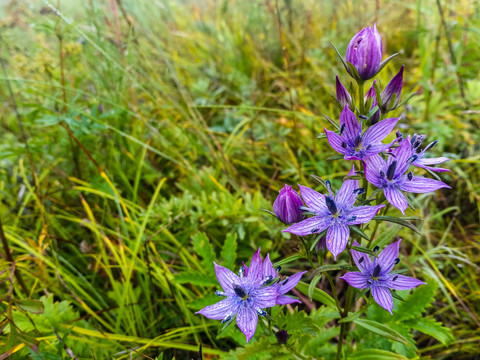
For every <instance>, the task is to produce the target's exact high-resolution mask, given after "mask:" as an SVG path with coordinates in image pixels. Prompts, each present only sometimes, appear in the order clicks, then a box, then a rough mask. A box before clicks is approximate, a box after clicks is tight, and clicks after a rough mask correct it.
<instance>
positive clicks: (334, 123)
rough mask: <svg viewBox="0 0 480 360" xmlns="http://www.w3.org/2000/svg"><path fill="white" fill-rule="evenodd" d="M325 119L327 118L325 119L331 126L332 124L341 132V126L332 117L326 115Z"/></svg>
mask: <svg viewBox="0 0 480 360" xmlns="http://www.w3.org/2000/svg"><path fill="white" fill-rule="evenodd" d="M324 117H325V119H327V121H328V122H329V123H330V124H332V125H333V126H334V127H335V129H337V130H340V125H339V124H338V123H337V122H336V121H335V120H333V119H332V118H331V117H329V116H327V115H324Z"/></svg>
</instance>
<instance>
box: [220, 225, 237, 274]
mask: <svg viewBox="0 0 480 360" xmlns="http://www.w3.org/2000/svg"><path fill="white" fill-rule="evenodd" d="M220 255H221V256H222V259H223V260H225V262H224V264H223V266H225V267H226V268H229V269H230V268H232V267H233V266H234V265H235V260H236V259H237V234H236V233H228V234H227V237H226V238H225V243H224V244H223V248H222V252H221V253H220Z"/></svg>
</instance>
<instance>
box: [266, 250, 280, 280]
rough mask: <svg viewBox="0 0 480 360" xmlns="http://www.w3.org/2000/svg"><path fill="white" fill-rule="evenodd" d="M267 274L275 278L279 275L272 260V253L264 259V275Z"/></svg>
mask: <svg viewBox="0 0 480 360" xmlns="http://www.w3.org/2000/svg"><path fill="white" fill-rule="evenodd" d="M267 276H271V277H273V278H274V277H276V276H277V272H276V270H275V269H274V268H273V264H272V261H271V260H270V254H267V256H266V257H265V259H264V260H263V277H264V278H265V277H267Z"/></svg>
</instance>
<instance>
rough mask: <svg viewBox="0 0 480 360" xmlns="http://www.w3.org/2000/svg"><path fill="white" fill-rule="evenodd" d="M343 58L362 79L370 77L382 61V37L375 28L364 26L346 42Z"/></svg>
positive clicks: (375, 26)
mask: <svg viewBox="0 0 480 360" xmlns="http://www.w3.org/2000/svg"><path fill="white" fill-rule="evenodd" d="M345 60H346V61H348V62H350V63H352V64H353V66H355V68H356V69H357V71H358V75H359V76H360V78H361V79H362V80H368V79H371V78H372V77H373V76H374V75H375V74H376V73H377V71H378V69H379V68H380V63H381V62H382V38H381V37H380V34H379V33H378V30H377V25H376V24H374V25H373V28H370V27H366V28H364V29H363V30H362V31H360V32H359V33H358V34H357V35H355V36H354V37H353V38H352V40H350V43H349V44H348V48H347V54H346V55H345Z"/></svg>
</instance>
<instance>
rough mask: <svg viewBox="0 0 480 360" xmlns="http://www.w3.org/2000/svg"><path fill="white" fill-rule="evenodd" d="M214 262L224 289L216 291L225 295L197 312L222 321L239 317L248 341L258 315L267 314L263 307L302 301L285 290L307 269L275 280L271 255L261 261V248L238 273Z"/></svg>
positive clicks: (254, 328) (253, 332) (255, 325)
mask: <svg viewBox="0 0 480 360" xmlns="http://www.w3.org/2000/svg"><path fill="white" fill-rule="evenodd" d="M213 264H214V265H215V274H216V275H217V279H218V282H219V283H220V285H221V286H222V288H223V291H217V292H216V294H217V295H219V296H225V297H226V298H225V299H223V300H221V301H220V302H218V303H216V304H213V305H209V306H207V307H204V308H203V309H202V310H200V311H198V312H196V314H202V315H203V316H205V317H207V318H209V319H214V320H222V323H225V322H229V321H233V319H234V318H235V317H236V319H237V325H238V327H239V328H240V330H241V331H242V332H243V333H244V334H245V336H246V338H247V342H249V341H250V339H251V338H252V337H253V335H254V334H255V330H256V329H257V321H258V315H260V316H265V315H267V312H266V311H265V310H263V309H264V308H269V307H272V306H275V305H276V304H290V303H293V302H299V301H298V300H296V299H293V298H290V297H288V296H285V295H283V294H285V293H287V292H288V291H289V290H291V289H292V288H293V287H295V285H297V283H298V282H299V281H300V278H301V276H302V275H303V274H304V272H302V273H297V274H295V275H293V276H291V277H289V278H288V279H287V281H285V280H283V281H281V282H280V283H275V284H272V280H273V279H274V276H275V277H276V275H277V272H276V270H275V269H273V266H272V262H271V261H270V258H269V256H268V255H267V258H266V259H265V261H264V262H262V258H261V257H260V248H258V250H257V251H256V252H255V254H253V257H252V260H251V262H250V267H247V266H246V265H245V264H244V265H243V266H242V267H241V268H240V272H239V275H238V276H237V275H236V274H234V273H233V272H232V271H230V270H229V269H227V268H224V267H223V266H219V265H217V264H216V263H213ZM289 282H290V283H289ZM287 284H288V285H287ZM292 284H293V285H292ZM285 298H286V299H289V300H286V299H285Z"/></svg>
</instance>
